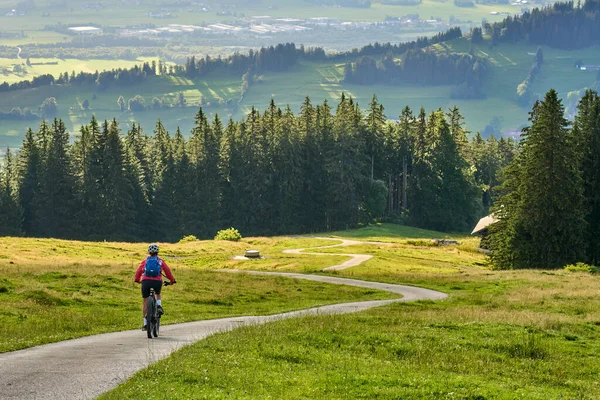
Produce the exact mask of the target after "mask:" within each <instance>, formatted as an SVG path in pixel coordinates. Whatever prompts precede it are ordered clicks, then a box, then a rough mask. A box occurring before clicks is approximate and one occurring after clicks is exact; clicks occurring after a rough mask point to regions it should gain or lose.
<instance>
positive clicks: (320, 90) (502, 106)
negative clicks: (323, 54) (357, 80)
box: [0, 39, 600, 147]
mask: <svg viewBox="0 0 600 400" xmlns="http://www.w3.org/2000/svg"><path fill="white" fill-rule="evenodd" d="M469 46H470V45H469V43H468V42H467V40H466V39H459V40H455V41H451V42H446V43H444V44H442V45H435V46H432V49H433V50H434V51H437V52H453V51H459V52H463V51H468V50H469ZM536 49H537V47H536V46H533V45H525V44H511V45H509V44H503V45H500V46H496V47H494V48H490V46H488V45H487V44H484V45H480V46H476V47H474V48H473V51H474V52H475V53H476V54H477V55H478V56H480V57H484V58H486V59H487V60H488V67H489V71H490V74H489V78H488V80H487V81H486V83H485V86H484V92H485V93H486V95H487V98H486V99H483V100H453V99H451V98H450V96H449V95H450V91H451V90H452V86H429V87H423V86H418V85H410V84H404V85H398V86H389V85H370V86H365V85H355V84H347V83H344V82H343V81H342V79H343V67H344V65H343V63H333V62H307V61H302V62H300V64H298V65H296V66H294V67H292V68H291V69H290V70H288V71H286V72H267V73H263V74H261V75H259V76H257V79H256V80H255V82H254V84H253V85H252V86H250V88H249V90H248V91H247V93H246V94H245V96H244V98H243V100H242V101H241V102H239V100H240V96H241V77H237V76H233V75H226V74H223V73H221V72H215V73H212V74H210V75H208V76H207V77H205V78H203V79H196V80H190V79H187V78H183V77H166V76H165V77H163V76H159V77H153V78H149V79H148V80H147V81H146V82H144V83H143V84H138V85H134V86H125V87H115V86H112V87H109V88H108V89H107V90H105V91H98V90H97V88H96V87H95V86H93V85H92V86H87V87H85V86H84V87H76V88H71V87H61V86H60V85H55V86H50V87H42V88H37V89H27V90H21V91H16V92H8V93H4V94H3V96H1V97H0V111H3V112H8V111H10V110H11V108H12V107H15V106H19V107H29V108H30V109H32V110H33V111H34V112H36V110H37V109H38V107H39V106H40V105H41V103H42V102H43V101H44V99H45V98H47V97H51V96H52V97H55V98H56V99H57V102H58V116H59V117H61V118H63V119H65V120H67V121H68V126H69V127H70V128H71V130H72V131H73V132H76V131H77V129H78V126H80V125H81V124H84V123H87V122H89V119H90V118H91V116H92V114H95V115H96V117H97V118H99V119H112V118H116V119H117V121H118V122H120V123H121V127H122V128H123V129H127V127H129V126H130V125H131V123H132V122H134V121H137V122H141V123H142V126H143V127H144V129H145V130H147V131H152V129H153V127H154V125H155V123H156V120H157V119H158V118H160V119H161V121H162V122H163V123H164V124H165V126H166V127H167V129H169V130H170V131H174V130H175V129H176V128H177V127H178V126H179V127H180V128H181V129H182V132H183V133H184V134H188V133H189V132H190V130H191V128H192V127H193V117H194V115H195V112H196V111H197V108H198V107H199V106H200V105H201V99H202V98H203V103H202V104H204V108H205V110H206V112H208V113H209V114H211V115H214V114H216V113H218V114H219V115H220V116H221V118H225V119H227V118H229V117H233V118H234V119H240V118H242V117H243V116H244V115H245V113H247V112H248V111H249V110H250V108H251V107H252V106H257V107H264V106H266V105H267V104H268V102H269V101H270V99H271V98H274V99H275V101H276V103H277V104H278V105H279V106H281V107H285V106H286V105H287V104H289V105H290V106H291V107H292V109H293V110H294V111H296V112H297V111H299V109H300V106H301V104H302V102H303V101H304V99H305V97H306V96H309V97H310V98H311V100H312V101H313V103H320V102H322V101H324V100H328V101H329V102H330V104H333V105H335V103H336V102H337V100H338V99H339V97H340V95H341V93H342V92H344V93H346V94H347V95H351V96H353V97H354V98H355V99H356V100H357V101H358V103H359V104H360V105H361V106H362V107H363V108H364V107H366V106H367V105H368V103H369V101H370V100H371V98H372V96H373V94H376V95H377V97H378V98H379V100H380V101H381V103H382V104H383V105H384V106H385V107H386V115H387V117H388V118H390V119H396V118H397V117H398V115H399V114H400V112H401V110H402V108H403V107H404V106H406V105H408V106H410V107H411V108H412V109H413V110H415V111H418V109H419V108H420V107H421V106H423V107H425V108H426V110H428V111H431V110H434V109H437V108H440V107H441V108H442V109H447V108H449V107H451V106H453V105H457V106H458V107H459V109H460V110H461V113H462V114H463V115H464V117H465V121H466V126H467V128H468V129H469V130H470V131H471V132H476V131H481V130H483V129H484V128H485V126H486V125H487V124H489V123H490V121H491V120H492V118H494V117H499V118H501V120H502V125H501V129H502V130H503V131H510V130H516V129H518V128H519V127H521V126H522V125H524V124H526V122H527V113H528V110H527V109H525V108H522V107H519V106H518V105H517V103H516V88H517V86H518V85H519V83H521V82H522V81H523V80H524V79H525V78H526V76H527V74H528V72H529V69H530V68H531V63H532V60H533V56H532V54H534V53H535V51H536ZM542 49H543V51H544V58H545V62H544V65H543V66H542V71H541V73H540V75H539V77H538V78H537V79H536V80H535V81H534V84H533V86H532V87H533V91H534V93H535V94H538V95H543V93H545V92H546V91H547V90H549V89H551V88H554V89H556V90H557V91H558V92H559V95H560V96H561V97H563V98H564V99H566V98H567V96H568V94H569V92H571V91H577V90H581V89H583V88H586V87H592V86H593V85H594V82H595V79H596V72H595V71H581V70H578V69H576V68H575V67H574V63H575V61H578V60H582V61H584V62H585V63H588V64H600V53H599V52H598V50H597V48H589V49H583V50H574V51H564V50H555V49H551V48H548V47H543V48H542ZM145 60H149V59H139V60H138V61H137V62H138V63H141V62H143V61H145ZM76 63H80V66H81V68H87V69H88V70H89V69H92V68H94V67H99V66H101V65H105V66H106V67H107V68H108V67H111V66H115V65H117V64H118V63H120V62H117V63H115V62H111V61H102V60H100V61H95V60H90V61H89V62H79V61H76V60H67V61H66V62H65V64H64V65H60V64H59V65H58V66H54V65H53V66H35V67H34V69H35V71H36V72H38V73H42V72H43V71H48V72H50V73H53V71H61V68H62V67H63V66H65V67H66V66H74V65H75V64H76ZM132 63H133V62H130V61H128V62H126V63H124V64H123V65H131V64H132ZM46 68H48V69H46ZM180 92H181V93H183V95H184V97H185V98H186V101H187V107H184V108H178V107H171V108H160V109H157V110H148V111H144V112H138V113H130V112H126V113H121V112H120V109H119V107H118V105H117V102H116V100H117V98H118V97H119V96H121V95H123V96H124V98H125V99H126V101H127V100H128V99H129V98H132V97H134V96H135V95H138V94H139V95H141V96H143V97H144V98H145V100H146V105H150V103H151V101H152V99H153V98H154V97H157V98H158V99H163V98H164V100H165V101H166V102H167V103H171V102H173V101H174V100H176V97H178V95H179V93H180ZM94 95H95V97H96V98H95V100H93V97H94ZM85 99H87V100H88V101H89V102H90V110H87V111H84V110H82V109H81V104H82V102H83V101H84V100H85ZM238 102H239V107H238ZM36 124H37V123H36V122H35V121H34V122H33V125H34V126H35V125H36ZM30 125H32V122H31V121H26V122H14V121H9V122H3V123H2V127H1V129H0V145H1V146H2V147H4V146H6V145H9V146H11V147H16V146H19V145H20V143H21V140H22V137H23V135H24V132H25V130H26V129H27V127H28V126H30Z"/></svg>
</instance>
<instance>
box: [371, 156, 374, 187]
mask: <svg viewBox="0 0 600 400" xmlns="http://www.w3.org/2000/svg"><path fill="white" fill-rule="evenodd" d="M374 176H375V154H373V153H371V182H373V178H374Z"/></svg>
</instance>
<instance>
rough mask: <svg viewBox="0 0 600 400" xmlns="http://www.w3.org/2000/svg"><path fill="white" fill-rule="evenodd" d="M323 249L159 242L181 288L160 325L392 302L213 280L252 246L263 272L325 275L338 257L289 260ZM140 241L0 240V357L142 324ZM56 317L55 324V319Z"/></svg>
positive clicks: (267, 243)
mask: <svg viewBox="0 0 600 400" xmlns="http://www.w3.org/2000/svg"><path fill="white" fill-rule="evenodd" d="M324 244H330V242H328V241H321V240H315V239H290V238H275V239H268V238H251V239H246V240H243V241H242V242H240V243H230V242H218V241H217V242H215V241H206V242H193V243H185V244H164V245H161V247H162V249H163V252H162V253H164V255H163V257H164V258H165V260H166V261H167V263H168V264H169V265H170V266H171V269H172V271H173V274H174V275H175V277H176V278H177V280H178V281H179V283H178V284H177V285H175V286H173V287H169V288H167V289H165V309H166V310H167V312H168V314H167V315H166V316H165V318H164V320H163V322H164V323H165V324H172V323H179V322H186V321H195V320H202V319H214V318H221V317H228V316H239V315H265V314H274V313H278V312H282V311H288V310H296V309H304V308H310V307H313V306H316V305H322V304H330V303H337V302H340V301H358V300H363V299H385V298H394V296H393V295H391V294H388V293H384V292H375V291H372V290H366V289H357V288H352V287H346V286H342V287H337V286H333V285H326V284H321V283H314V282H304V281H295V280H289V279H284V278H278V277H264V276H262V277H261V276H246V275H233V274H219V273H215V272H211V270H213V269H215V268H232V267H237V266H238V265H239V264H240V263H242V262H240V261H234V260H231V258H232V257H233V256H235V255H239V254H243V253H244V250H245V249H246V248H247V247H249V246H251V247H252V248H257V249H259V250H261V253H263V254H265V255H268V258H267V259H265V260H261V263H262V264H263V266H264V268H268V269H271V270H272V269H289V268H294V269H301V270H302V269H313V268H317V269H319V268H324V267H326V266H329V265H331V264H333V263H336V262H340V261H341V260H343V259H344V258H343V257H336V256H331V257H319V258H316V257H293V256H291V255H286V254H282V253H281V251H282V250H283V249H286V248H290V247H296V246H300V247H306V246H314V245H324ZM144 252H145V246H144V245H143V244H130V243H85V242H73V241H64V240H37V239H17V238H0V274H1V275H2V278H0V302H2V310H1V311H0V316H1V318H2V324H0V352H6V351H13V350H18V349H22V348H26V347H31V346H36V345H40V344H44V343H49V342H56V341H60V340H66V339H72V338H76V337H80V336H87V335H93V334H97V333H103V332H113V331H119V330H126V329H137V328H139V327H141V298H140V294H139V290H140V289H139V287H138V285H136V284H135V283H133V275H134V273H135V269H136V268H137V266H138V265H139V262H140V261H141V260H142V259H143V258H144V257H145V254H144ZM57 315H60V318H58V319H57V318H56V316H57Z"/></svg>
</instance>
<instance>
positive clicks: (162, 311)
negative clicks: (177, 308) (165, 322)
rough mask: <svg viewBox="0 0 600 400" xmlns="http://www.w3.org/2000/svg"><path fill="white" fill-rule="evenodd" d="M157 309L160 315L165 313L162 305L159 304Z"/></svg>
mask: <svg viewBox="0 0 600 400" xmlns="http://www.w3.org/2000/svg"><path fill="white" fill-rule="evenodd" d="M157 311H158V315H159V316H161V315H163V314H164V313H165V310H163V308H162V306H158V307H157Z"/></svg>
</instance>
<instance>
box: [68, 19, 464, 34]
mask: <svg viewBox="0 0 600 400" xmlns="http://www.w3.org/2000/svg"><path fill="white" fill-rule="evenodd" d="M167 14H170V13H166V14H160V15H161V17H160V18H168V16H167ZM152 15H154V16H156V15H159V14H157V13H152ZM171 15H172V14H171ZM157 18H159V17H157ZM452 22H453V24H457V23H459V22H463V21H458V20H454V21H452ZM468 22H470V21H468ZM450 26H451V24H449V23H448V22H445V21H442V20H441V18H439V19H425V20H424V19H420V18H419V16H418V15H417V14H415V15H407V16H404V17H399V18H390V17H388V18H386V20H385V21H381V22H346V21H341V20H339V19H337V18H330V17H314V18H307V19H298V18H274V17H271V16H268V15H261V16H251V17H245V18H242V19H239V20H237V21H235V22H228V23H213V24H202V25H182V24H165V25H163V26H151V27H148V26H147V25H146V26H139V27H128V28H126V29H120V30H118V31H117V32H118V34H120V35H123V36H136V37H152V36H179V35H191V34H193V35H212V36H222V35H239V36H241V35H246V36H247V35H250V36H271V35H277V34H286V33H287V34H299V33H303V32H310V31H314V30H325V29H327V30H338V31H350V30H400V29H402V28H416V29H418V28H422V29H423V30H424V31H427V30H444V29H446V28H449V27H450ZM69 31H70V32H71V33H72V34H80V35H98V34H102V33H103V30H102V29H101V28H99V27H94V26H76V27H71V28H69Z"/></svg>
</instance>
